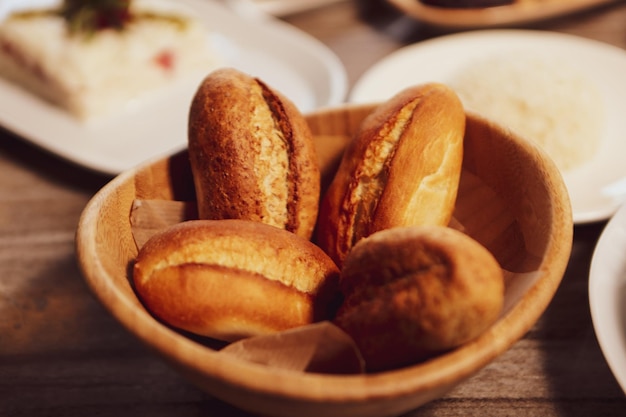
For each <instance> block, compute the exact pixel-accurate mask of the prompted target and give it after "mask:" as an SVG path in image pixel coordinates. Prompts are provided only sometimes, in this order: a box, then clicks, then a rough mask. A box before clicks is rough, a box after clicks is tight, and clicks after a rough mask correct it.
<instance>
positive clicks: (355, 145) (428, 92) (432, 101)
mask: <svg viewBox="0 0 626 417" xmlns="http://www.w3.org/2000/svg"><path fill="white" fill-rule="evenodd" d="M464 134H465V112H464V109H463V105H462V104H461V101H460V99H459V98H458V96H457V95H456V94H455V93H454V91H453V90H452V89H450V88H449V87H447V86H445V85H443V84H438V83H430V84H423V85H418V86H414V87H411V88H408V89H405V90H404V91H402V92H400V93H398V94H397V95H395V96H394V97H392V98H391V99H390V100H388V101H386V102H385V103H383V104H381V105H380V106H379V107H377V108H376V109H375V110H374V111H373V112H372V114H370V115H369V116H368V117H366V119H365V120H364V121H363V123H362V124H361V127H360V130H359V131H358V132H357V133H356V135H355V137H354V138H353V140H352V141H351V142H350V143H349V144H348V147H347V148H346V150H345V152H344V154H343V158H342V160H341V163H340V166H339V168H338V170H337V173H336V174H335V177H334V178H333V181H332V182H331V184H330V186H329V188H328V190H327V191H326V193H325V195H324V198H323V200H322V203H321V206H320V216H319V220H318V229H317V233H316V242H317V243H318V244H319V245H320V246H321V247H322V249H324V250H325V251H326V252H327V253H328V254H329V255H330V257H331V258H332V259H333V260H334V261H335V262H336V263H337V264H338V265H339V266H341V264H342V263H343V259H344V258H345V256H346V255H347V254H348V252H349V251H350V248H351V247H352V246H353V245H354V244H355V243H356V242H358V241H359V239H361V238H364V237H366V236H368V235H370V234H372V233H374V232H376V231H378V230H383V229H388V228H391V227H400V226H412V225H423V224H433V225H447V224H448V222H449V221H450V219H451V217H452V212H453V210H454V204H455V200H456V195H457V190H458V185H459V180H460V175H461V166H462V162H463V136H464Z"/></svg>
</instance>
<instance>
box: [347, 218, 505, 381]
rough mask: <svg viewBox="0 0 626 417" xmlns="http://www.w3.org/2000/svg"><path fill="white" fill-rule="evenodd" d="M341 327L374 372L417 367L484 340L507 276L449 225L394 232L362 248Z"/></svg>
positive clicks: (350, 272) (352, 262)
mask: <svg viewBox="0 0 626 417" xmlns="http://www.w3.org/2000/svg"><path fill="white" fill-rule="evenodd" d="M339 285H340V290H341V292H342V293H343V294H344V296H345V301H344V302H343V304H342V305H341V307H340V308H339V311H338V313H337V316H336V318H335V323H336V324H337V325H338V326H339V327H340V328H342V329H343V330H344V331H346V333H348V334H349V335H351V336H352V337H353V339H354V340H355V342H356V344H357V345H358V346H359V349H360V350H361V353H362V354H363V357H364V358H365V361H366V364H367V368H368V370H369V371H380V370H385V369H391V368H396V367H401V366H405V365H409V364H412V363H415V362H418V361H421V360H424V359H427V358H429V357H432V356H434V355H437V354H439V353H441V352H444V351H447V350H450V349H453V348H455V347H458V346H460V345H462V344H464V343H467V342H468V341H470V340H472V339H474V338H476V337H477V336H478V335H480V334H481V333H482V332H484V331H485V330H486V329H487V328H488V327H489V326H490V325H491V324H493V323H494V322H495V321H496V320H497V319H498V317H499V315H500V313H501V311H502V307H503V303H504V278H503V272H502V269H501V268H500V266H499V264H498V262H497V260H496V259H495V258H494V257H493V255H492V254H491V253H490V252H489V251H488V250H487V249H485V248H484V247H483V246H481V245H480V244H479V243H478V242H476V241H475V240H473V239H472V238H470V237H469V236H467V235H465V234H463V233H461V232H459V231H457V230H454V229H451V228H448V227H442V226H414V227H404V228H395V229H387V230H384V231H381V232H377V233H375V234H373V235H371V236H369V237H368V238H365V239H363V240H361V241H360V242H359V243H357V244H356V245H355V246H354V248H353V250H352V251H351V252H350V255H348V257H347V258H346V262H345V264H344V267H343V269H342V272H341V278H340V284H339Z"/></svg>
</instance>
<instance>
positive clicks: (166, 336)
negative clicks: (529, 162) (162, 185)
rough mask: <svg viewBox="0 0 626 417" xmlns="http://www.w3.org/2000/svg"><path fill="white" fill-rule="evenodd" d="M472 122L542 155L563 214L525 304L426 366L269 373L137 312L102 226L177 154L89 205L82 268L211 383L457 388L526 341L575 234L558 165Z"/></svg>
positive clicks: (170, 353)
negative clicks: (107, 262)
mask: <svg viewBox="0 0 626 417" xmlns="http://www.w3.org/2000/svg"><path fill="white" fill-rule="evenodd" d="M350 107H359V105H354V106H351V105H346V106H341V107H337V108H329V109H322V110H320V111H318V112H314V113H313V114H315V113H320V112H322V113H323V112H332V111H334V110H341V109H346V108H350ZM468 117H470V118H474V119H475V120H477V121H478V122H480V123H487V124H488V125H489V126H490V128H492V129H496V130H497V131H498V132H499V133H500V134H502V135H506V136H508V137H510V138H511V139H512V140H514V141H515V142H516V143H517V145H518V146H519V147H520V148H521V149H522V150H523V152H528V153H535V154H539V155H540V159H539V160H541V161H542V166H541V168H542V169H543V170H544V173H545V176H546V178H547V181H551V183H552V184H551V186H552V188H553V189H554V193H553V195H552V199H553V202H554V204H553V207H560V208H561V209H562V210H563V212H562V213H563V214H564V215H562V216H558V215H555V216H553V223H552V224H551V226H550V230H551V233H552V238H551V239H550V242H549V245H548V247H547V248H546V251H545V256H544V260H543V261H542V263H541V267H540V269H539V272H540V273H541V277H540V279H537V280H536V282H535V283H534V284H533V285H532V287H531V288H530V289H529V290H527V291H526V293H525V294H524V296H523V297H522V299H521V300H520V301H519V302H518V303H517V304H516V305H515V306H514V307H513V308H512V309H511V310H510V311H509V312H508V313H507V314H506V315H505V316H504V317H503V318H501V319H500V320H499V321H498V322H497V323H496V324H495V325H494V326H492V327H491V328H490V329H489V330H487V331H486V332H485V333H483V334H482V335H481V336H480V337H478V338H477V339H476V340H474V341H472V342H470V343H467V344H466V345H464V346H462V347H460V348H459V349H457V350H454V351H452V352H450V353H447V354H444V355H441V356H439V357H437V358H434V359H432V360H430V361H427V362H425V363H421V364H417V365H413V366H409V367H406V368H402V369H397V370H390V371H385V372H381V373H377V374H365V375H329V374H312V373H300V372H292V371H285V370H280V369H273V368H272V369H270V368H268V367H266V366H264V365H259V364H255V363H251V362H246V361H243V360H239V359H236V358H232V357H229V356H227V355H225V354H220V353H219V352H218V351H214V350H212V349H210V348H207V347H205V346H202V345H201V344H199V343H197V342H195V341H193V340H191V339H189V338H187V337H185V336H183V335H181V334H179V333H177V332H175V331H174V330H171V329H169V328H168V327H166V326H164V325H162V324H160V323H159V322H157V321H156V320H155V319H154V318H153V317H152V316H151V315H150V314H149V313H148V312H147V311H146V310H143V309H138V308H137V307H136V305H135V304H134V303H133V302H132V301H131V299H129V298H128V297H127V296H126V295H125V294H124V292H123V291H122V290H121V289H119V288H117V286H116V285H115V284H114V281H113V280H112V279H110V277H109V276H108V275H107V273H106V270H105V268H104V266H103V264H102V262H101V260H100V259H99V258H98V257H97V254H98V251H97V242H98V236H97V227H96V225H97V223H98V218H99V214H100V207H102V205H103V203H104V202H105V201H106V200H107V199H108V198H111V197H112V196H114V195H115V192H116V190H117V189H118V188H119V187H120V186H121V185H122V184H124V183H126V182H127V181H132V180H133V178H134V177H135V175H136V174H137V173H138V172H139V171H141V170H142V169H145V168H146V167H147V166H150V165H152V164H154V163H157V162H159V161H162V160H163V159H169V158H171V156H170V157H166V158H162V159H158V160H155V161H150V162H147V163H145V164H142V165H141V166H138V167H137V168H135V169H132V170H129V171H126V172H124V173H122V174H120V175H118V176H117V177H115V178H114V179H112V180H111V182H109V183H108V184H107V185H105V186H104V187H103V188H102V189H101V190H100V191H98V192H97V193H96V194H95V195H94V197H93V198H92V199H91V200H90V201H89V202H88V204H87V205H86V207H85V209H84V211H83V213H82V215H81V218H80V220H79V226H78V229H77V233H76V252H77V257H78V260H79V266H80V267H81V270H82V272H83V275H84V278H85V280H86V282H87V284H88V285H89V287H90V288H91V290H92V292H93V293H94V294H95V295H96V297H97V298H98V299H99V300H100V301H101V302H102V304H103V305H104V306H105V307H106V308H107V310H108V311H109V312H110V313H111V314H112V315H113V316H114V317H115V318H116V319H117V320H118V321H119V322H120V323H121V324H122V325H123V326H124V327H125V328H126V329H127V330H129V331H130V332H131V333H133V334H134V335H135V336H136V337H138V338H139V339H140V340H142V341H143V342H144V343H145V344H146V345H148V346H149V347H151V348H152V349H154V350H156V351H157V352H158V353H160V354H161V355H162V356H163V357H165V358H166V359H168V360H169V361H171V362H174V364H175V365H177V367H182V368H184V369H185V370H187V371H193V373H194V374H195V376H196V377H197V376H201V377H202V378H206V379H207V380H209V381H210V382H211V383H212V384H224V385H227V386H230V387H236V388H238V389H245V390H248V391H253V392H257V393H264V394H270V395H273V396H276V397H283V398H289V399H292V400H294V399H295V400H306V401H315V402H334V403H346V402H359V401H366V400H372V399H376V398H392V397H402V396H407V395H414V394H416V393H418V392H427V391H431V390H434V389H436V388H437V387H440V386H449V385H450V384H453V383H458V382H460V381H462V380H464V379H466V378H468V377H469V376H471V375H472V374H473V373H475V372H477V371H478V370H479V369H481V368H482V367H483V366H485V365H486V364H488V363H489V362H490V361H491V360H492V359H494V358H495V357H497V356H498V355H500V354H501V353H503V352H504V351H506V350H507V349H508V348H509V347H510V346H511V345H512V344H513V343H515V342H516V341H517V340H519V339H520V338H522V337H523V336H524V335H525V333H526V332H527V331H528V330H529V329H530V328H531V327H532V325H533V324H534V323H535V322H536V321H537V319H538V318H539V317H540V316H541V315H542V314H543V312H544V310H545V309H546V308H547V306H548V304H549V303H550V301H551V299H552V298H553V296H554V293H555V292H556V290H557V288H558V286H559V284H560V282H561V280H562V278H563V273H564V271H565V268H566V266H567V262H568V260H569V255H570V252H571V245H572V235H573V222H572V216H571V207H570V205H569V197H568V194H567V190H566V188H565V185H564V183H563V179H562V177H561V174H560V172H559V171H558V169H557V168H556V165H555V164H554V163H553V162H552V161H551V160H550V159H549V158H548V157H547V156H546V155H545V153H543V152H542V151H541V150H539V149H538V148H537V147H536V146H535V145H533V144H531V143H529V142H528V141H525V140H523V139H521V138H519V137H518V136H516V135H514V134H511V133H510V132H508V131H506V130H505V129H503V128H502V127H500V126H498V125H496V124H495V123H492V122H490V121H488V120H486V119H484V118H482V117H481V116H478V115H476V114H473V113H469V112H468ZM181 152H185V151H181ZM568 213H569V215H568ZM155 336H158V337H155ZM270 375H271V377H272V383H271V384H268V383H267V377H268V376H270ZM399 381H401V383H399Z"/></svg>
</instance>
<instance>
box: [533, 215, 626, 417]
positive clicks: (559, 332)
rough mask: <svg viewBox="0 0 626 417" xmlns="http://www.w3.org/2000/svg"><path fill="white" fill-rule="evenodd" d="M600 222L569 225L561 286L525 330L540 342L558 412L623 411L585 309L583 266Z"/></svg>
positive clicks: (571, 415) (624, 401)
mask: <svg viewBox="0 0 626 417" xmlns="http://www.w3.org/2000/svg"><path fill="white" fill-rule="evenodd" d="M604 226H605V223H603V222H601V223H595V224H590V225H582V226H576V227H575V230H574V245H573V249H572V257H571V260H570V263H569V265H568V268H567V270H566V272H565V276H564V277H563V281H562V283H561V286H560V287H559V290H558V291H557V293H556V295H555V297H554V299H553V300H552V303H551V304H550V306H549V307H548V309H547V310H546V312H545V313H544V315H543V316H542V318H541V319H540V321H539V323H538V324H537V326H535V328H534V329H533V330H532V331H531V333H530V334H529V336H530V337H537V338H539V339H541V340H543V341H544V346H543V350H544V353H545V358H544V368H545V369H546V374H547V375H549V377H550V379H549V381H548V383H549V389H550V390H551V391H552V395H553V397H555V398H556V399H557V401H558V403H557V405H558V409H559V410H560V413H559V415H562V416H568V417H579V416H580V417H583V416H584V417H587V416H592V415H593V416H623V415H624V413H625V412H626V396H624V395H623V393H622V391H621V389H620V387H619V385H618V384H617V382H616V380H615V378H614V377H613V375H612V373H611V371H610V369H609V367H608V365H607V363H606V361H605V359H604V356H603V354H602V351H601V350H600V347H599V345H598V342H597V339H596V336H595V333H594V329H593V323H592V321H591V313H590V310H589V298H588V283H589V280H588V276H589V275H588V271H589V267H590V264H591V258H592V256H593V251H594V249H595V243H596V241H597V238H598V237H599V235H600V233H601V232H602V230H603V228H604ZM533 333H535V334H533Z"/></svg>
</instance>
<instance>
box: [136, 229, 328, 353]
mask: <svg viewBox="0 0 626 417" xmlns="http://www.w3.org/2000/svg"><path fill="white" fill-rule="evenodd" d="M338 276H339V271H338V269H337V267H336V265H335V264H334V263H333V262H332V261H331V259H330V258H329V257H328V256H327V255H326V254H325V253H324V252H323V251H322V250H321V249H319V248H318V247H317V246H315V245H314V244H313V243H311V242H309V241H308V240H306V239H303V238H300V237H298V236H297V235H295V234H293V233H291V232H287V231H285V230H283V229H279V228H277V227H274V226H270V225H267V224H263V223H258V222H252V221H246V220H191V221H187V222H183V223H179V224H177V225H175V226H172V227H169V228H167V229H165V230H164V231H162V232H160V233H158V234H156V235H155V236H153V237H152V238H151V239H150V240H148V241H147V242H146V244H145V245H144V246H143V247H142V248H141V249H140V251H139V254H138V256H137V260H136V263H135V265H134V274H133V280H134V284H135V289H136V291H137V293H138V294H139V296H140V299H141V300H142V302H143V303H144V305H145V306H146V308H147V309H148V310H149V311H151V312H152V313H153V314H154V315H155V316H156V317H158V318H160V319H161V320H163V321H164V322H166V323H168V324H170V325H172V326H174V327H177V328H180V329H184V330H187V331H189V332H192V333H195V334H199V335H203V336H209V337H212V338H215V339H220V340H225V341H234V340H238V339H241V338H244V337H249V336H255V335H262V334H268V333H272V332H276V331H280V330H286V329H289V328H293V327H297V326H302V325H306V324H310V323H313V322H316V321H320V320H325V319H329V318H332V317H333V316H334V313H335V311H336V308H333V307H336V298H335V297H336V296H337V280H338Z"/></svg>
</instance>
